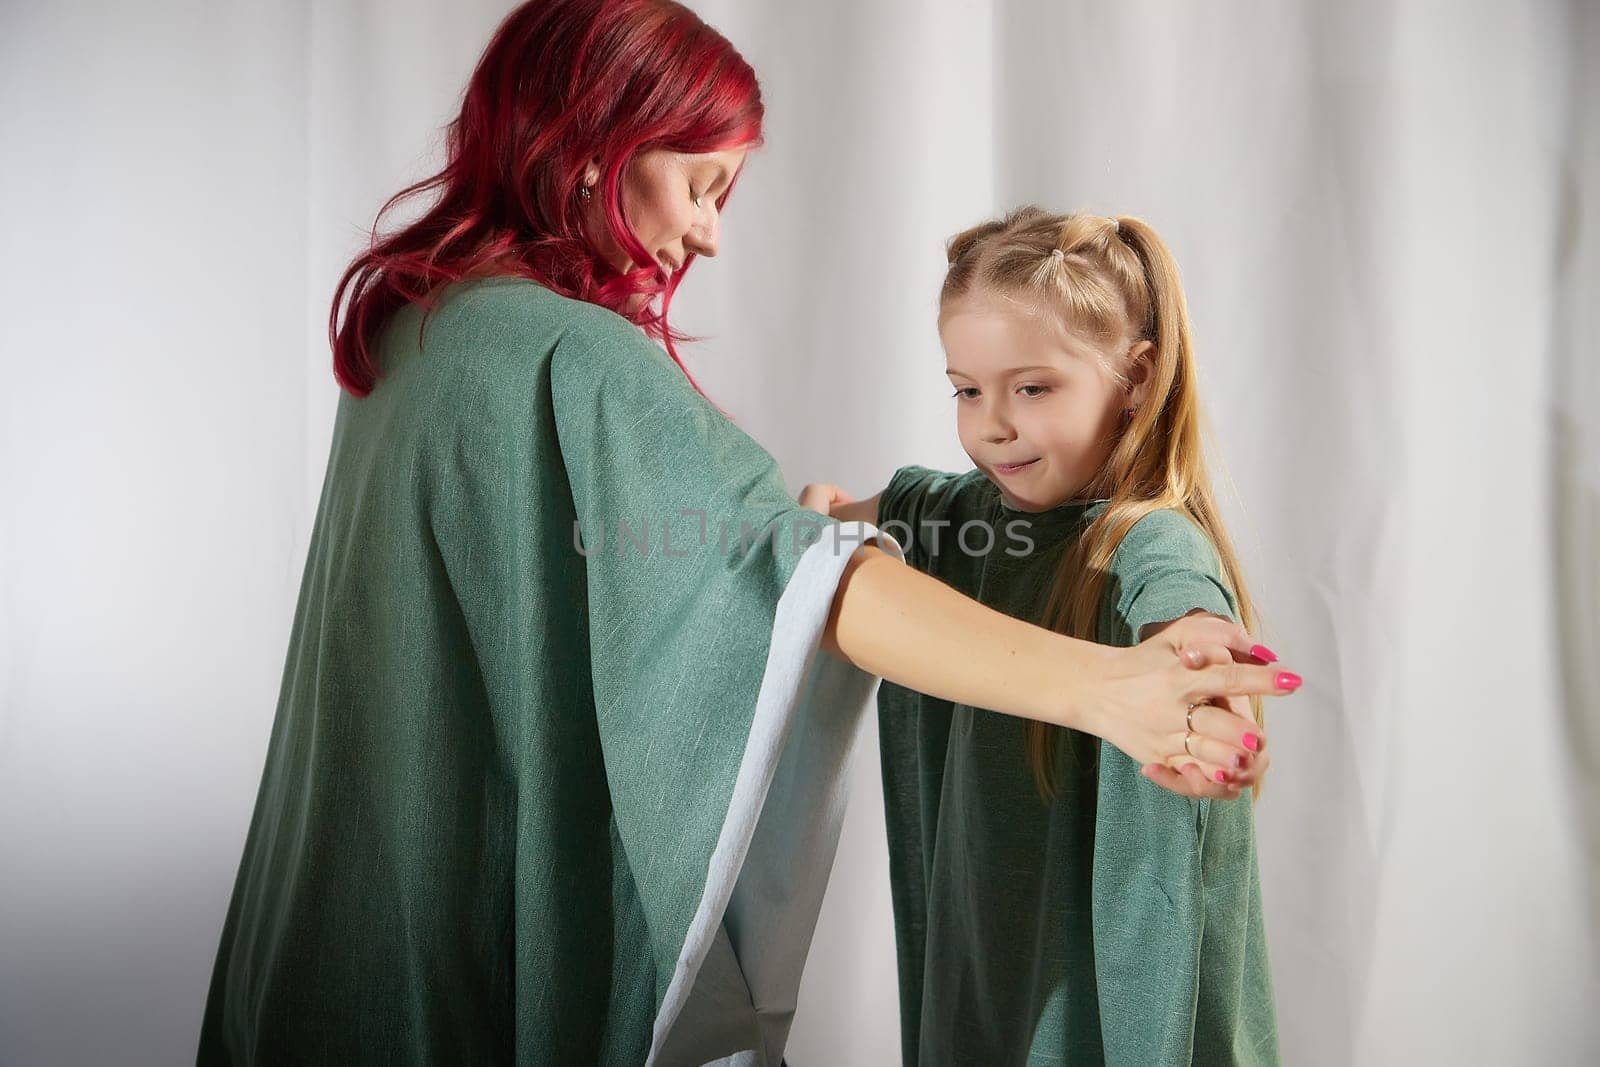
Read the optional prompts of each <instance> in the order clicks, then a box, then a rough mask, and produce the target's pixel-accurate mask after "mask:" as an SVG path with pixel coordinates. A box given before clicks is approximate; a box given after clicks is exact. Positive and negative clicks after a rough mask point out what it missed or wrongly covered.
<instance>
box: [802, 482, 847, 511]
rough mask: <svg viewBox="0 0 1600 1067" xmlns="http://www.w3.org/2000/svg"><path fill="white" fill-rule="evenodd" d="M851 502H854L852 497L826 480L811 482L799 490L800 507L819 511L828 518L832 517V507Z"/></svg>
mask: <svg viewBox="0 0 1600 1067" xmlns="http://www.w3.org/2000/svg"><path fill="white" fill-rule="evenodd" d="M853 503H855V498H854V497H852V496H851V495H850V494H849V493H847V492H845V491H844V490H843V489H840V488H839V487H838V486H837V485H829V484H828V483H827V482H812V483H811V484H810V485H808V486H806V487H805V488H804V489H802V490H800V506H801V507H803V508H810V509H811V510H812V511H820V512H822V513H823V514H824V515H827V516H828V517H830V518H833V517H834V515H833V509H834V508H836V507H838V506H840V505H841V504H853Z"/></svg>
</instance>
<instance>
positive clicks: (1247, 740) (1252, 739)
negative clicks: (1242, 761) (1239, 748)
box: [1244, 734, 1261, 752]
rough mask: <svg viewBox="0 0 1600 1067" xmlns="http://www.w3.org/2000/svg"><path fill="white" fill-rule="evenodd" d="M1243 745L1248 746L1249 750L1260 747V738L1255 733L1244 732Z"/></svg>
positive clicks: (1252, 750)
mask: <svg viewBox="0 0 1600 1067" xmlns="http://www.w3.org/2000/svg"><path fill="white" fill-rule="evenodd" d="M1244 747H1245V748H1248V749H1249V750H1250V751H1251V752H1254V751H1256V750H1257V749H1259V748H1260V747H1261V738H1259V737H1257V736H1256V735H1255V734H1245V735H1244Z"/></svg>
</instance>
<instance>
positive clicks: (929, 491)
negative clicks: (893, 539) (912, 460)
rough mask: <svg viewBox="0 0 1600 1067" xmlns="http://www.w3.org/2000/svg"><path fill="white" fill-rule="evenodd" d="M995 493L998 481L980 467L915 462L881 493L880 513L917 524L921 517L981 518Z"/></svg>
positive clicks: (890, 481) (922, 518)
mask: <svg viewBox="0 0 1600 1067" xmlns="http://www.w3.org/2000/svg"><path fill="white" fill-rule="evenodd" d="M993 495H994V483H992V482H990V481H989V479H988V478H987V477H986V476H985V475H984V473H983V471H981V470H979V469H977V468H976V467H974V468H973V469H972V470H969V471H961V472H954V471H942V470H937V469H935V468H933V467H923V466H919V465H917V464H911V465H908V466H905V467H901V468H900V469H899V470H897V471H895V472H894V474H893V475H892V476H891V477H890V478H889V485H888V487H887V488H885V489H884V491H883V494H882V496H880V497H879V501H878V517H879V519H880V520H882V521H887V520H889V519H899V520H900V521H902V522H908V523H911V524H913V525H915V523H916V521H917V520H920V521H924V522H928V521H940V520H952V521H953V520H956V519H961V520H966V519H971V518H978V517H981V516H984V515H986V514H987V513H988V510H989V507H990V505H991V504H992V503H993V500H992V499H991V498H992V497H993ZM880 524H881V523H880Z"/></svg>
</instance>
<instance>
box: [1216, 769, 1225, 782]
mask: <svg viewBox="0 0 1600 1067" xmlns="http://www.w3.org/2000/svg"><path fill="white" fill-rule="evenodd" d="M1216 779H1217V781H1219V782H1226V781H1227V780H1228V776H1227V775H1226V774H1224V773H1223V772H1222V771H1218V772H1217V773H1216Z"/></svg>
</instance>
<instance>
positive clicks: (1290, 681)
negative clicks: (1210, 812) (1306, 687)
mask: <svg viewBox="0 0 1600 1067" xmlns="http://www.w3.org/2000/svg"><path fill="white" fill-rule="evenodd" d="M1105 651H1106V652H1107V653H1108V654H1110V656H1111V657H1112V665H1111V669H1110V674H1109V677H1107V678H1105V679H1103V680H1102V681H1101V682H1100V683H1099V684H1098V688H1099V689H1100V693H1099V694H1098V695H1097V706H1098V708H1099V709H1100V710H1099V714H1100V715H1101V716H1102V719H1101V723H1100V725H1101V726H1102V727H1103V729H1097V730H1095V731H1094V732H1095V733H1097V734H1099V735H1100V736H1101V737H1104V738H1105V739H1106V740H1108V741H1110V742H1111V743H1112V744H1114V745H1116V746H1117V747H1118V748H1120V749H1121V750H1122V751H1123V752H1125V753H1127V754H1128V755H1129V756H1130V757H1132V758H1133V759H1134V760H1136V761H1138V762H1139V763H1141V764H1144V765H1145V766H1144V767H1143V768H1142V769H1141V773H1143V774H1144V775H1145V777H1147V778H1149V779H1150V780H1151V781H1153V782H1155V783H1156V784H1157V785H1159V786H1162V787H1163V788H1166V789H1170V790H1172V791H1173V792H1175V793H1182V794H1184V795H1185V796H1192V797H1214V798H1218V799H1232V798H1233V797H1237V796H1238V795H1239V791H1240V789H1241V787H1244V786H1249V785H1251V784H1253V783H1254V782H1255V781H1258V780H1259V779H1260V776H1261V774H1262V773H1264V772H1265V770H1266V765H1267V760H1266V756H1265V748H1266V735H1265V733H1264V732H1263V731H1262V729H1261V727H1260V726H1258V725H1257V724H1256V722H1255V720H1254V719H1253V718H1252V717H1251V716H1250V715H1249V714H1248V701H1246V700H1245V699H1244V698H1247V697H1249V696H1250V695H1251V694H1253V693H1260V694H1263V695H1267V696H1284V695H1287V694H1289V693H1292V692H1294V691H1295V690H1296V689H1298V688H1299V687H1300V678H1299V676H1298V675H1295V674H1292V673H1290V672H1288V671H1285V670H1282V669H1281V668H1279V667H1277V666H1270V667H1269V666H1261V664H1263V663H1267V662H1270V661H1269V660H1268V659H1267V658H1266V656H1270V655H1271V653H1270V652H1269V651H1268V650H1267V649H1265V648H1263V647H1262V646H1260V645H1256V644H1254V643H1253V642H1252V641H1251V640H1250V638H1249V635H1247V634H1246V633H1245V631H1244V628H1243V627H1241V626H1238V625H1235V624H1234V623H1231V622H1228V621H1226V620H1223V619H1219V618H1217V617H1215V616H1210V615H1196V616H1189V617H1186V618H1183V619H1180V620H1178V621H1177V622H1174V623H1172V624H1171V625H1169V626H1167V627H1165V628H1164V629H1162V630H1161V632H1159V633H1157V634H1156V635H1155V636H1153V637H1149V638H1147V639H1146V640H1145V641H1144V642H1142V643H1141V644H1138V645H1135V646H1134V647H1133V648H1120V649H1106V650H1105ZM1260 653H1266V656H1262V655H1260ZM1233 698H1239V703H1238V704H1234V703H1231V701H1232V700H1233ZM1190 705H1193V707H1192V709H1191V707H1190ZM1241 706H1242V707H1243V710H1244V713H1243V714H1241V711H1240V708H1241ZM1236 758H1237V759H1238V760H1239V761H1240V762H1241V764H1242V766H1239V767H1236V766H1235V762H1234V761H1235V759H1236ZM1218 774H1221V775H1222V778H1221V780H1218V778H1217V775H1218Z"/></svg>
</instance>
